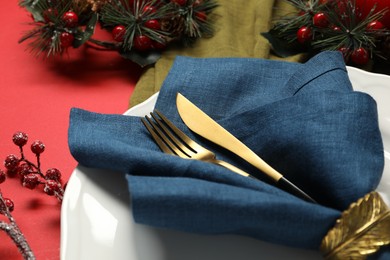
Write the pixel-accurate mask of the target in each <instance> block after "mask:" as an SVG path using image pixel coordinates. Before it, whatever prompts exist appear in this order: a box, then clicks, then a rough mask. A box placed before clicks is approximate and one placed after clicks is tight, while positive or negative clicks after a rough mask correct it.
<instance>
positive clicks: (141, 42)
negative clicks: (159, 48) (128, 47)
mask: <svg viewBox="0 0 390 260" xmlns="http://www.w3.org/2000/svg"><path fill="white" fill-rule="evenodd" d="M152 43H153V42H152V40H151V39H150V38H149V37H148V36H145V35H137V36H136V37H135V38H134V48H135V49H136V50H139V51H147V50H150V49H151V48H152Z"/></svg>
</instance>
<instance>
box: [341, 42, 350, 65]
mask: <svg viewBox="0 0 390 260" xmlns="http://www.w3.org/2000/svg"><path fill="white" fill-rule="evenodd" d="M339 52H341V54H343V58H344V61H345V62H347V61H348V59H349V48H347V47H344V46H343V47H340V48H339Z"/></svg>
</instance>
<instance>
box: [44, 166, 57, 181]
mask: <svg viewBox="0 0 390 260" xmlns="http://www.w3.org/2000/svg"><path fill="white" fill-rule="evenodd" d="M45 177H46V179H47V180H55V181H58V182H59V181H60V180H61V172H60V170H58V169H57V168H50V169H48V170H47V171H46V175H45Z"/></svg>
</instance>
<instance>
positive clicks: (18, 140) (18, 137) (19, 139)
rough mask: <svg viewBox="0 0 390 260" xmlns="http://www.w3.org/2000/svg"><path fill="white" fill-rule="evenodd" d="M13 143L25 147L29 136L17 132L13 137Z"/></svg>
mask: <svg viewBox="0 0 390 260" xmlns="http://www.w3.org/2000/svg"><path fill="white" fill-rule="evenodd" d="M12 141H13V142H14V144H15V145H17V146H19V147H22V146H24V145H25V144H26V143H27V141H28V136H27V134H26V133H23V132H16V133H15V134H14V135H13V136H12Z"/></svg>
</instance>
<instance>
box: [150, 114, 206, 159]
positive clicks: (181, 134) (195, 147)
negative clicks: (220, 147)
mask: <svg viewBox="0 0 390 260" xmlns="http://www.w3.org/2000/svg"><path fill="white" fill-rule="evenodd" d="M154 112H155V113H156V114H157V115H158V116H159V117H160V118H161V119H162V120H163V122H164V123H165V124H167V125H168V126H169V127H170V129H171V130H172V131H173V132H174V133H175V134H176V135H177V136H178V137H180V139H181V140H183V142H185V143H186V144H187V145H188V147H189V148H191V149H192V150H193V151H194V152H195V153H196V151H201V150H204V148H203V147H202V146H200V145H198V144H197V143H196V142H194V141H193V140H192V139H191V138H189V137H188V136H187V135H186V134H185V133H184V132H182V131H181V130H180V129H179V128H177V127H176V126H175V125H174V124H173V123H172V122H171V121H169V119H168V118H166V117H165V116H164V115H163V114H162V113H161V112H160V111H158V110H157V109H155V110H154Z"/></svg>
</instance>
